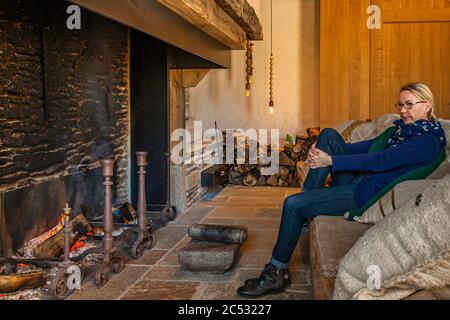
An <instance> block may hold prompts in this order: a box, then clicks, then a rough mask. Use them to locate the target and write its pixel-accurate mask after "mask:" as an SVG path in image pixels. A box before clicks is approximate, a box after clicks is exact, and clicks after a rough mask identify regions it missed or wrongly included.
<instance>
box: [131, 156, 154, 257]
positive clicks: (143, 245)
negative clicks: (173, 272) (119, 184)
mask: <svg viewBox="0 0 450 320" xmlns="http://www.w3.org/2000/svg"><path fill="white" fill-rule="evenodd" d="M147 155H148V152H136V158H137V166H138V167H139V170H138V175H139V191H138V217H139V228H138V229H134V230H133V231H135V232H136V233H137V239H136V241H135V242H134V244H133V246H132V248H131V256H132V257H133V258H134V259H137V258H139V257H141V256H142V254H143V253H144V249H151V248H153V245H154V242H155V239H154V236H153V235H151V234H150V232H151V226H149V225H148V223H147V200H146V196H145V174H146V171H145V168H146V166H147V165H148V163H147Z"/></svg>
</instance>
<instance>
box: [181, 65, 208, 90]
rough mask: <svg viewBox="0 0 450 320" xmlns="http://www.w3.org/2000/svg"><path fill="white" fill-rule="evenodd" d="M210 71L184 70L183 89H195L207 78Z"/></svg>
mask: <svg viewBox="0 0 450 320" xmlns="http://www.w3.org/2000/svg"><path fill="white" fill-rule="evenodd" d="M208 72H209V69H184V70H183V87H184V88H194V87H196V86H197V85H198V84H199V83H200V81H202V79H203V78H204V77H205V76H206V74H207V73H208Z"/></svg>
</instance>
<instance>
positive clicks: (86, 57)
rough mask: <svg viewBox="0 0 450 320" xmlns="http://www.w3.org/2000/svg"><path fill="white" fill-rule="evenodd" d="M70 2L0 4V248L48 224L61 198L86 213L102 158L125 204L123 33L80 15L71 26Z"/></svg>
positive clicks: (94, 205) (98, 195)
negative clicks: (112, 165) (110, 163)
mask: <svg viewBox="0 0 450 320" xmlns="http://www.w3.org/2000/svg"><path fill="white" fill-rule="evenodd" d="M69 5H70V3H68V2H65V1H60V0H45V1H34V0H20V1H19V0H15V1H11V0H0V193H2V195H0V196H1V197H2V200H1V201H0V241H1V242H2V243H0V248H2V247H3V248H4V247H5V243H8V244H10V245H11V246H12V249H16V247H17V245H18V244H20V242H22V241H25V240H28V239H29V238H31V237H33V236H36V235H38V234H40V233H42V232H44V231H45V230H46V229H48V228H49V227H51V226H53V225H54V224H55V222H56V221H57V218H58V216H59V214H60V211H61V210H60V209H61V208H62V205H63V202H64V201H69V202H71V205H74V204H75V202H76V203H77V204H78V207H76V208H75V209H76V210H77V211H79V209H80V210H81V209H82V208H81V207H80V206H84V209H86V207H89V206H90V208H88V209H89V210H88V211H90V212H87V213H88V214H90V215H92V214H94V213H95V212H94V211H96V210H97V209H98V207H101V203H100V202H101V199H102V192H101V191H102V189H101V188H102V186H101V176H99V160H101V159H104V158H115V159H116V175H115V188H114V189H115V198H116V201H126V200H127V199H128V198H129V194H128V193H129V190H128V189H129V188H128V182H129V181H128V180H129V179H128V163H129V161H128V155H129V151H128V140H129V84H128V82H129V29H128V28H127V27H126V26H123V25H120V24H118V23H115V22H113V21H112V20H109V19H107V18H104V17H101V16H99V15H97V14H94V13H90V12H89V11H86V10H83V11H82V28H81V30H69V29H68V28H67V26H66V21H67V18H68V16H69V15H68V14H67V13H66V9H67V7H68V6H69ZM84 169H87V170H86V171H84V173H77V172H79V171H83V170H84ZM60 178H61V179H60ZM46 183H50V185H49V186H43V185H45V184H46ZM93 184H95V185H93ZM33 185H34V186H33ZM27 202H28V203H27ZM2 208H3V210H2ZM2 211H3V212H2ZM77 213H79V212H77ZM1 250H2V249H0V254H2V252H1ZM3 251H5V249H3ZM3 254H5V252H3Z"/></svg>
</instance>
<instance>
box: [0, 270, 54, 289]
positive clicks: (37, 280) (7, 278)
mask: <svg viewBox="0 0 450 320" xmlns="http://www.w3.org/2000/svg"><path fill="white" fill-rule="evenodd" d="M45 280H46V279H45V274H44V271H42V270H38V271H34V272H29V273H22V274H10V275H0V293H11V292H16V291H20V290H25V289H36V288H39V287H42V286H43V285H44V283H45Z"/></svg>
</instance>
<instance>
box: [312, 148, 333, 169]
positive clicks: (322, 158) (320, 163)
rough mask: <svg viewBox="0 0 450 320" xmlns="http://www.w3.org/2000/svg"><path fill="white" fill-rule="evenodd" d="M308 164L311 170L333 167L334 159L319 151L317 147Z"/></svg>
mask: <svg viewBox="0 0 450 320" xmlns="http://www.w3.org/2000/svg"><path fill="white" fill-rule="evenodd" d="M307 162H308V164H309V166H310V167H311V169H319V168H326V167H329V166H332V165H333V159H332V158H331V156H329V155H328V154H327V153H326V152H324V151H322V150H320V149H317V148H316V147H315V145H314V146H313V148H311V151H310V153H309V155H308V161H307Z"/></svg>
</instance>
